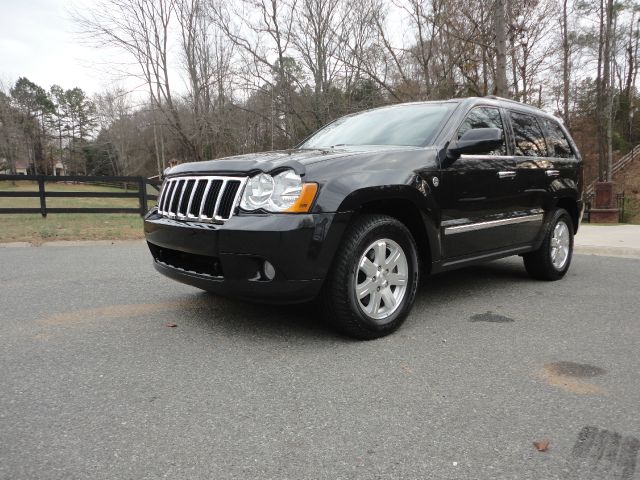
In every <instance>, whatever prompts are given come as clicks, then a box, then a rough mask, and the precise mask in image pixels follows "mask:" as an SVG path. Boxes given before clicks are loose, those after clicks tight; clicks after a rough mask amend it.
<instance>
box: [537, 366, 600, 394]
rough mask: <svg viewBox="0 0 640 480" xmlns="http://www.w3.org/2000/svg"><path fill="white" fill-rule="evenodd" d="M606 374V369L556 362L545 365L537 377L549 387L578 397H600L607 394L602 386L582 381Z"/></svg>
mask: <svg viewBox="0 0 640 480" xmlns="http://www.w3.org/2000/svg"><path fill="white" fill-rule="evenodd" d="M604 373H606V371H605V370H604V369H602V368H599V367H595V366H593V365H587V364H581V363H574V362H554V363H547V364H546V365H544V367H543V368H542V370H540V371H539V372H538V373H537V374H536V377H538V378H540V379H541V380H543V381H544V382H546V383H548V384H549V385H552V386H554V387H558V388H560V389H562V390H564V391H566V392H570V393H575V394H576V395H598V394H602V393H605V390H604V389H603V388H602V387H601V386H600V385H596V384H593V383H589V382H585V381H584V380H581V379H582V378H592V377H595V376H598V375H602V374H604Z"/></svg>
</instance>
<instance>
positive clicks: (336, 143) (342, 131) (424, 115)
mask: <svg viewBox="0 0 640 480" xmlns="http://www.w3.org/2000/svg"><path fill="white" fill-rule="evenodd" d="M455 107H456V104H455V103H430V104H429V103H422V104H409V105H399V106H394V107H386V108H379V109H376V110H369V111H366V112H362V113H357V114H355V115H349V116H346V117H342V118H339V119H338V120H336V121H335V122H333V123H330V124H329V125H327V126H326V127H324V128H323V129H322V130H320V131H318V132H317V133H316V134H315V135H313V136H312V137H311V138H309V139H308V140H307V141H306V142H304V143H303V144H302V145H301V148H331V147H340V146H348V145H398V146H411V147H420V146H423V145H425V144H427V143H428V142H429V141H431V140H432V139H433V137H434V135H435V134H436V132H437V131H438V129H439V127H440V126H441V125H442V122H443V121H444V120H446V118H447V117H448V116H449V113H450V112H451V111H452V110H453V109H454V108H455Z"/></svg>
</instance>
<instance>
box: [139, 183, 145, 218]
mask: <svg viewBox="0 0 640 480" xmlns="http://www.w3.org/2000/svg"><path fill="white" fill-rule="evenodd" d="M138 194H139V195H140V197H139V198H140V216H142V217H144V215H145V213H147V182H146V179H145V178H144V177H139V178H138Z"/></svg>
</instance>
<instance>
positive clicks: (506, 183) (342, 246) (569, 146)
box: [145, 97, 583, 339]
mask: <svg viewBox="0 0 640 480" xmlns="http://www.w3.org/2000/svg"><path fill="white" fill-rule="evenodd" d="M582 208H583V202H582V160H581V158H580V153H579V152H578V149H577V148H576V146H575V144H574V142H573V140H572V139H571V137H570V135H569V134H568V132H567V130H566V129H565V128H564V127H563V126H562V124H561V123H560V122H558V120H557V119H556V118H555V117H553V116H552V115H549V114H546V113H544V112H543V111H541V110H538V109H535V108H532V107H529V106H526V105H523V104H521V103H517V102H513V101H509V100H504V99H500V98H496V97H490V98H487V97H485V98H468V99H455V100H449V101H439V102H421V103H409V104H400V105H393V106H388V107H382V108H377V109H374V110H369V111H365V112H361V113H357V114H353V115H348V116H345V117H342V118H340V119H338V120H335V121H334V122H332V123H330V124H329V125H327V126H325V127H324V128H322V129H321V130H319V131H318V132H316V133H315V134H314V135H312V136H311V137H309V138H308V139H307V140H305V141H304V142H303V143H302V144H300V145H299V146H298V147H296V148H294V149H291V150H284V151H276V152H269V153H259V154H250V155H241V156H235V157H229V158H223V159H218V160H211V161H207V162H198V163H186V164H182V165H178V166H176V167H173V168H171V169H170V170H168V171H167V172H166V179H165V181H164V184H163V188H162V190H161V193H160V195H159V199H158V205H157V207H155V208H153V209H152V210H151V211H150V212H149V213H148V214H147V215H146V217H145V234H146V239H147V242H148V245H149V248H150V250H151V253H152V255H153V258H154V265H155V268H156V269H157V270H158V271H160V272H161V273H163V274H165V275H166V276H168V277H171V278H173V279H175V280H178V281H180V282H184V283H187V284H189V285H193V286H195V287H198V288H202V289H205V290H208V291H211V292H215V293H218V294H222V295H232V296H235V297H240V298H244V299H248V300H252V301H264V302H280V303H291V302H303V301H307V300H311V299H313V298H315V297H318V296H319V297H320V298H319V299H320V301H321V304H322V305H323V309H324V314H325V316H326V318H327V320H328V321H330V322H331V323H333V324H334V325H335V326H336V327H338V328H339V329H341V330H342V331H343V332H345V333H346V334H348V335H351V336H354V337H357V338H364V339H369V338H376V337H380V336H383V335H386V334H388V333H390V332H392V331H394V330H395V329H397V328H398V327H399V326H400V325H401V323H402V322H403V321H404V320H405V318H406V317H407V315H408V313H409V311H410V310H411V307H412V305H413V302H414V299H415V295H416V290H417V288H418V283H419V280H420V278H421V276H422V275H426V274H434V273H438V272H443V271H446V270H451V269H455V268H460V267H464V266H467V265H472V264H476V263H479V262H484V261H487V260H493V259H497V258H501V257H507V256H510V255H521V256H522V257H523V258H524V266H525V268H526V270H527V272H528V273H529V274H530V275H531V276H532V277H534V278H537V279H542V280H557V279H560V278H562V277H563V276H564V275H565V273H566V272H567V270H568V268H569V264H570V263H571V255H572V250H573V236H574V234H575V233H576V232H577V230H578V225H579V223H580V218H581V215H582Z"/></svg>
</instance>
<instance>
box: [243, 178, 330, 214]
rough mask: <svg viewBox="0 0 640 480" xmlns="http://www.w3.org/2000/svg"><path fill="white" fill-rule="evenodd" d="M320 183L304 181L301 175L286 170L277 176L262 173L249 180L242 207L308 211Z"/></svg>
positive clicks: (245, 208) (280, 210) (278, 210)
mask: <svg viewBox="0 0 640 480" xmlns="http://www.w3.org/2000/svg"><path fill="white" fill-rule="evenodd" d="M317 188H318V185H317V184H315V183H303V182H302V178H301V177H300V175H297V174H296V173H295V172H294V171H293V170H285V171H284V172H281V173H279V174H277V175H275V176H273V177H272V176H271V175H268V174H266V173H260V174H258V175H256V176H254V177H251V178H250V179H249V180H247V184H246V186H245V188H244V193H243V194H242V200H241V202H240V208H242V209H243V210H249V211H252V210H259V209H264V210H267V211H269V212H307V211H309V208H310V207H311V203H312V202H313V199H314V197H315V195H316V190H317Z"/></svg>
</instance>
